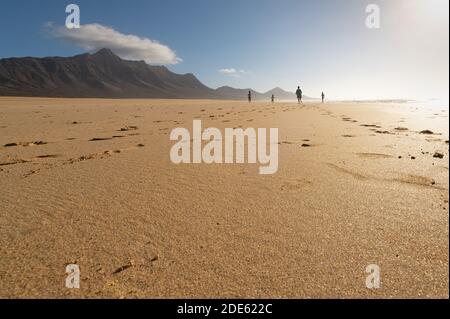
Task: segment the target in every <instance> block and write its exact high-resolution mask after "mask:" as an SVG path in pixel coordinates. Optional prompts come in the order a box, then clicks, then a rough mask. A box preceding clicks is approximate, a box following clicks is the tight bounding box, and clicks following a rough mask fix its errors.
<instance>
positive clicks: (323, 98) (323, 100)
mask: <svg viewBox="0 0 450 319" xmlns="http://www.w3.org/2000/svg"><path fill="white" fill-rule="evenodd" d="M323 103H325V93H323V92H322V104H323Z"/></svg>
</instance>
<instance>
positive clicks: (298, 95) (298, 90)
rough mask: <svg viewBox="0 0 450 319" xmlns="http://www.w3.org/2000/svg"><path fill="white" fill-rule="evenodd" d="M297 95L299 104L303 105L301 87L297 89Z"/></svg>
mask: <svg viewBox="0 0 450 319" xmlns="http://www.w3.org/2000/svg"><path fill="white" fill-rule="evenodd" d="M295 94H297V100H298V104H300V103H302V98H303V92H302V90H301V89H300V87H297V91H296V92H295Z"/></svg>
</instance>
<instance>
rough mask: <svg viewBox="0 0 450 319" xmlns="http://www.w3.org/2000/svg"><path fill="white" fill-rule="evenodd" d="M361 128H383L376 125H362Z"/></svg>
mask: <svg viewBox="0 0 450 319" xmlns="http://www.w3.org/2000/svg"><path fill="white" fill-rule="evenodd" d="M360 126H363V127H373V128H381V126H379V125H376V124H361V125H360Z"/></svg>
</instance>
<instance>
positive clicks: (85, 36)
mask: <svg viewBox="0 0 450 319" xmlns="http://www.w3.org/2000/svg"><path fill="white" fill-rule="evenodd" d="M47 29H48V30H49V32H50V34H51V35H52V36H53V37H55V38H60V39H63V40H65V41H67V42H70V43H73V44H75V45H77V46H79V47H82V48H83V49H85V50H88V51H97V50H100V49H103V48H108V49H110V50H112V51H113V52H114V53H115V54H117V55H118V56H120V57H121V58H123V59H127V60H137V61H141V60H143V61H145V62H147V63H148V64H177V63H179V62H181V61H182V60H181V59H180V58H178V57H177V55H176V53H175V52H174V51H173V50H172V49H170V48H169V47H168V46H166V45H164V44H161V43H159V42H158V41H155V40H151V39H148V38H141V37H138V36H136V35H131V34H123V33H120V32H118V31H116V30H114V29H113V28H110V27H106V26H103V25H101V24H97V23H94V24H85V25H81V27H80V28H79V29H67V28H66V27H63V26H55V25H53V24H52V23H48V24H47Z"/></svg>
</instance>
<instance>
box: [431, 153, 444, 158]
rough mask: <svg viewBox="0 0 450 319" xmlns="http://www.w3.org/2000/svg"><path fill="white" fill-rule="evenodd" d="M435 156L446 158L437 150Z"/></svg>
mask: <svg viewBox="0 0 450 319" xmlns="http://www.w3.org/2000/svg"><path fill="white" fill-rule="evenodd" d="M433 157H434V158H444V154H442V153H439V152H435V153H434V155H433Z"/></svg>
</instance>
